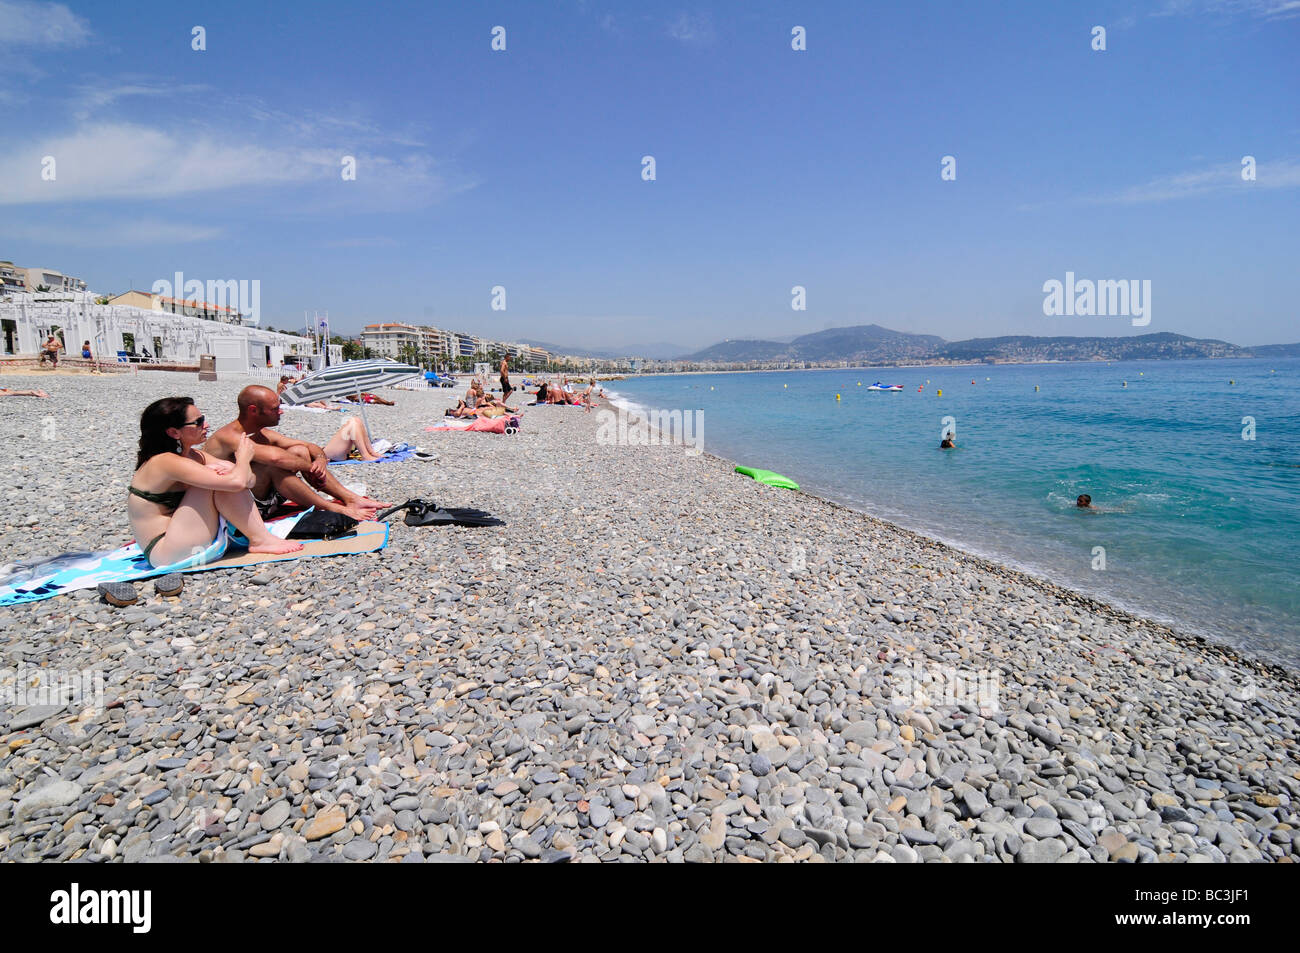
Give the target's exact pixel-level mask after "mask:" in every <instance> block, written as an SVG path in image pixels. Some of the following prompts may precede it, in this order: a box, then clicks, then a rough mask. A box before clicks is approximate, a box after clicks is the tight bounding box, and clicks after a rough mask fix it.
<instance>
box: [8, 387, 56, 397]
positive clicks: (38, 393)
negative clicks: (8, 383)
mask: <svg viewBox="0 0 1300 953" xmlns="http://www.w3.org/2000/svg"><path fill="white" fill-rule="evenodd" d="M49 396H50V395H49V394H47V393H45V391H43V390H10V389H9V388H8V387H0V397H49Z"/></svg>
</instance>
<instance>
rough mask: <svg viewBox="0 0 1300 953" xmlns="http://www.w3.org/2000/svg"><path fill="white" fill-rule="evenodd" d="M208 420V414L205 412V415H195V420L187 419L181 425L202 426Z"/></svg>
mask: <svg viewBox="0 0 1300 953" xmlns="http://www.w3.org/2000/svg"><path fill="white" fill-rule="evenodd" d="M207 420H208V418H207V415H206V414H204V415H201V416H199V417H195V418H194V419H193V420H190V421H187V422H186V423H184V424H182V425H181V426H184V427H202V426H203V425H204V424H205V423H207Z"/></svg>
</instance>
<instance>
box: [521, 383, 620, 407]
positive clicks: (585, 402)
mask: <svg viewBox="0 0 1300 953" xmlns="http://www.w3.org/2000/svg"><path fill="white" fill-rule="evenodd" d="M595 389H596V387H595V384H592V386H590V387H588V388H587V389H586V390H584V391H583V392H582V393H581V394H575V393H573V392H572V391H568V390H564V389H563V388H560V387H557V386H555V385H554V384H543V385H542V386H541V387H539V388H537V400H536V403H539V404H572V405H573V406H575V407H586V408H587V409H588V410H591V408H592V406H593V404H594V401H595V397H596V395H595V394H594V393H593V391H594V390H595ZM601 395H602V396H603V395H604V391H601Z"/></svg>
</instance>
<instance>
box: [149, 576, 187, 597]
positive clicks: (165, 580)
mask: <svg viewBox="0 0 1300 953" xmlns="http://www.w3.org/2000/svg"><path fill="white" fill-rule="evenodd" d="M153 588H154V591H155V592H157V593H158V595H160V596H163V597H164V598H170V597H172V596H179V595H180V594H181V590H182V589H184V588H185V577H184V576H182V575H181V574H180V573H178V572H169V573H168V574H167V575H165V576H159V577H158V578H157V579H155V580H154V581H153Z"/></svg>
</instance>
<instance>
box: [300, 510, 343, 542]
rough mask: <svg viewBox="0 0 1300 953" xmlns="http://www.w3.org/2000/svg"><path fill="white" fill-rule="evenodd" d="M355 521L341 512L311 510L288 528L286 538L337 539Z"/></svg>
mask: <svg viewBox="0 0 1300 953" xmlns="http://www.w3.org/2000/svg"><path fill="white" fill-rule="evenodd" d="M356 525H357V521H356V520H354V519H353V518H352V517H351V516H347V515H345V514H343V513H333V512H330V511H329V510H312V511H311V512H310V513H308V514H307V515H306V516H304V517H303V518H302V519H300V520H298V522H297V523H295V524H294V526H293V529H291V530H289V536H288V537H287V538H288V539H337V538H338V537H340V536H345V535H347V534H348V533H350V532H352V529H353V527H355V526H356Z"/></svg>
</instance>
